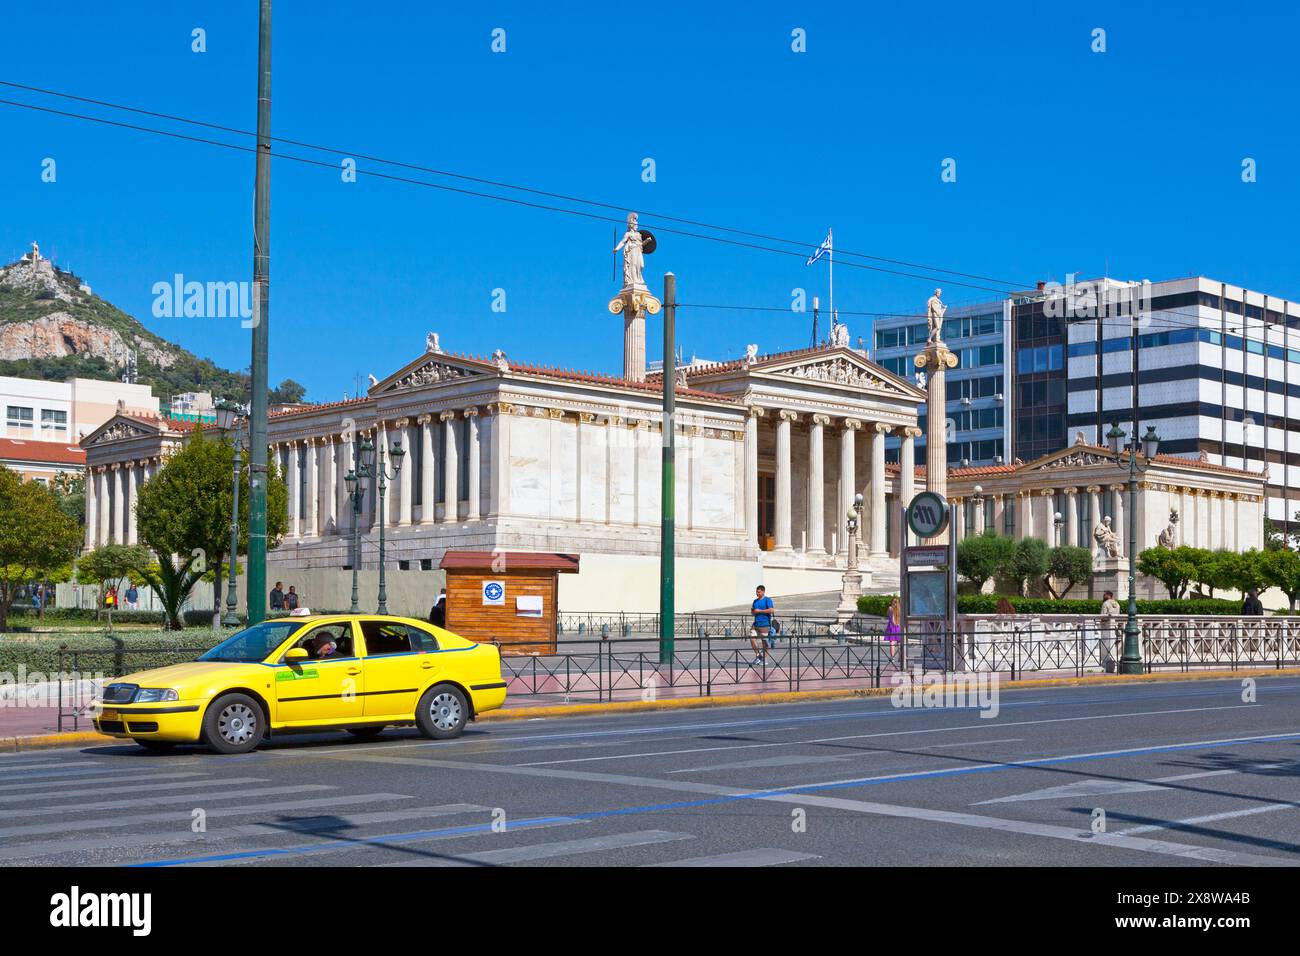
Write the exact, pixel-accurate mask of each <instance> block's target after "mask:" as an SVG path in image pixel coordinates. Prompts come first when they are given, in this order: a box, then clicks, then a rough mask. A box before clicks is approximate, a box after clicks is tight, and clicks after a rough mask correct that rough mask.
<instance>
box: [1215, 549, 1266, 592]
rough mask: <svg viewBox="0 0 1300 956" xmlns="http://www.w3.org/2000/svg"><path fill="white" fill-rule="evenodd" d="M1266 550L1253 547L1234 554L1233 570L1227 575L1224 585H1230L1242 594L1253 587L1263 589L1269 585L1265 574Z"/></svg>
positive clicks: (1257, 589) (1258, 589)
mask: <svg viewBox="0 0 1300 956" xmlns="http://www.w3.org/2000/svg"><path fill="white" fill-rule="evenodd" d="M1263 556H1264V552H1262V551H1257V550H1255V549H1254V548H1251V549H1250V550H1249V551H1243V552H1242V553H1241V554H1236V555H1233V561H1232V566H1231V571H1230V572H1228V573H1227V574H1226V575H1225V580H1226V583H1225V584H1224V587H1230V588H1233V589H1235V590H1237V591H1240V592H1241V593H1242V594H1245V593H1246V592H1247V591H1249V590H1251V589H1252V588H1253V589H1254V590H1256V591H1263V590H1264V589H1265V588H1267V587H1268V577H1267V575H1266V574H1265V562H1264V557H1263Z"/></svg>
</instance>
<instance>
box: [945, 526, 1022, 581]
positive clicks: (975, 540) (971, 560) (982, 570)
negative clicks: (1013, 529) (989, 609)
mask: <svg viewBox="0 0 1300 956" xmlns="http://www.w3.org/2000/svg"><path fill="white" fill-rule="evenodd" d="M1015 550H1016V542H1015V540H1014V539H1012V538H1008V537H1004V536H1003V535H1000V534H998V533H997V532H996V531H993V530H991V529H990V530H988V531H985V532H984V533H983V534H980V535H976V536H974V537H971V538H964V539H962V540H961V541H959V542H958V543H957V573H958V574H960V575H961V576H962V577H964V578H966V579H967V580H968V581H971V582H972V583H973V584H974V585H975V587H976V588H977V589H983V587H984V582H985V581H987V580H988V579H989V578H991V577H993V576H994V575H997V574H1002V573H1004V572H1005V570H1006V568H1007V566H1008V565H1009V564H1010V562H1011V557H1012V555H1013V554H1014V553H1015Z"/></svg>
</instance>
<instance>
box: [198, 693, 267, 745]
mask: <svg viewBox="0 0 1300 956" xmlns="http://www.w3.org/2000/svg"><path fill="white" fill-rule="evenodd" d="M264 735H265V728H264V727H263V726H262V708H261V707H259V706H258V704H257V701H255V700H253V698H251V697H249V696H248V695H247V694H226V695H224V696H222V697H218V698H217V699H216V700H214V701H213V702H212V703H211V704H210V705H209V706H208V712H207V713H206V714H204V715H203V742H204V743H205V744H207V745H208V746H209V747H211V748H212V749H213V750H215V751H217V753H223V754H246V753H248V752H249V751H250V750H252V749H253V748H254V747H256V746H257V745H258V744H259V743H261V742H262V737H263V736H264Z"/></svg>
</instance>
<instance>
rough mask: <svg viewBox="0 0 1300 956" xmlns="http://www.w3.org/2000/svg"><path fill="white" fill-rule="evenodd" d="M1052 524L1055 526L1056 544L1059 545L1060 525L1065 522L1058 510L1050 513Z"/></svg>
mask: <svg viewBox="0 0 1300 956" xmlns="http://www.w3.org/2000/svg"><path fill="white" fill-rule="evenodd" d="M1052 524H1053V525H1054V526H1055V527H1056V546H1057V547H1058V548H1059V547H1060V546H1061V525H1063V524H1065V517H1064V516H1063V515H1062V514H1061V513H1060V512H1059V511H1058V512H1057V513H1056V514H1054V515H1052Z"/></svg>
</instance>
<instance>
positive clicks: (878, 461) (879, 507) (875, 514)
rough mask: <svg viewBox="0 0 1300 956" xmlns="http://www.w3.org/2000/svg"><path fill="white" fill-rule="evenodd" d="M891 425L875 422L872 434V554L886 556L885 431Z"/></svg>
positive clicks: (873, 555)
mask: <svg viewBox="0 0 1300 956" xmlns="http://www.w3.org/2000/svg"><path fill="white" fill-rule="evenodd" d="M889 429H890V426H889V425H883V424H881V423H880V422H877V423H875V424H874V425H873V426H872V427H871V430H870V435H871V556H872V557H873V558H874V557H884V556H885V554H886V550H885V543H886V538H885V433H886V432H887V431H889Z"/></svg>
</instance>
